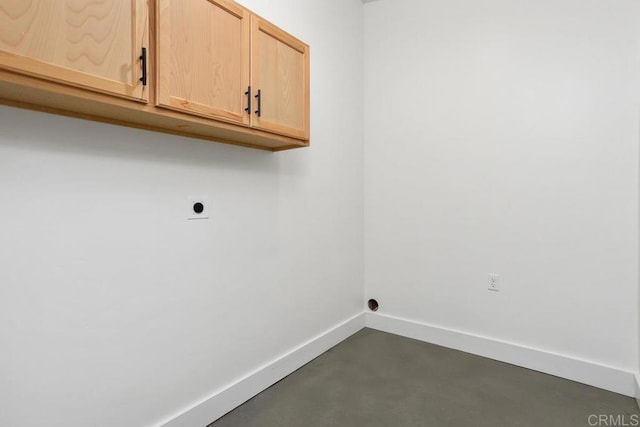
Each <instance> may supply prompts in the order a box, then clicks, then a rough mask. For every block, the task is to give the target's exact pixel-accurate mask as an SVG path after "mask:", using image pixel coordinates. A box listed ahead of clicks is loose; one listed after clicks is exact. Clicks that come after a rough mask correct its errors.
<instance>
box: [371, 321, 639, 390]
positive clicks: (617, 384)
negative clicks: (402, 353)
mask: <svg viewBox="0 0 640 427" xmlns="http://www.w3.org/2000/svg"><path fill="white" fill-rule="evenodd" d="M365 324H366V326H367V327H368V328H371V329H377V330H379V331H383V332H389V333H392V334H396V335H401V336H404V337H408V338H413V339H417V340H420V341H425V342H429V343H432V344H437V345H441V346H443V347H449V348H453V349H456V350H461V351H464V352H467V353H472V354H476V355H479V356H483V357H487V358H489V359H494V360H499V361H501V362H506V363H510V364H512V365H517V366H522V367H524V368H528V369H532V370H535V371H539V372H544V373H546V374H551V375H555V376H557V377H561V378H566V379H569V380H572V381H576V382H580V383H583V384H588V385H591V386H594V387H598V388H602V389H605V390H609V391H613V392H615V393H620V394H624V395H626V396H630V397H638V398H640V394H636V387H637V385H636V379H635V375H634V373H633V372H628V371H624V370H621V369H618V368H614V367H610V366H605V365H601V364H598V363H594V362H589V361H586V360H580V359H576V358H573V357H568V356H564V355H560V354H555V353H551V352H548V351H544V350H540V349H535V348H530V347H525V346H521V345H517V344H513V343H509V342H505V341H499V340H495V339H492V338H487V337H483V336H479V335H473V334H469V333H465V332H461V331H456V330H452V329H446V328H442V327H438V326H433V325H427V324H424V323H417V322H413V321H410V320H406V319H400V318H397V317H392V316H387V315H382V314H377V313H366V323H365Z"/></svg>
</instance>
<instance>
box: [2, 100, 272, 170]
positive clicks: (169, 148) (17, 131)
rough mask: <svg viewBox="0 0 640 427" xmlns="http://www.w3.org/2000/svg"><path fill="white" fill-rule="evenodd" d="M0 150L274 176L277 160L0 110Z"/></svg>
mask: <svg viewBox="0 0 640 427" xmlns="http://www.w3.org/2000/svg"><path fill="white" fill-rule="evenodd" d="M0 129H2V135H0V146H9V145H15V146H16V147H19V148H20V149H21V150H37V151H51V152H57V153H68V154H74V155H78V156H87V157H110V158H113V159H122V160H124V161H135V162H146V163H166V164H175V165H185V166H195V167H205V168H212V167H215V168H220V169H232V170H234V171H237V172H241V171H251V173H252V174H262V173H264V174H273V173H274V172H277V170H278V155H277V153H273V152H270V151H263V150H256V149H252V148H245V147H239V146H233V145H227V144H221V143H216V142H210V141H204V140H199V139H194V138H186V137H181V136H176V135H169V134H164V133H158V132H153V131H147V130H141V129H134V128H128V127H123V126H116V125H110V124H105V123H97V122H92V121H88V120H82V119H76V118H70V117H63V116H57V115H53V114H47V113H40V112H35V111H29V110H23V109H19V108H14V107H7V106H0Z"/></svg>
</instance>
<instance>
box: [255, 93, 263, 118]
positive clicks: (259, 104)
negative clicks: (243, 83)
mask: <svg viewBox="0 0 640 427" xmlns="http://www.w3.org/2000/svg"><path fill="white" fill-rule="evenodd" d="M256 98H258V109H257V110H256V114H257V115H258V117H260V113H261V112H262V91H261V90H260V89H258V94H257V95H256Z"/></svg>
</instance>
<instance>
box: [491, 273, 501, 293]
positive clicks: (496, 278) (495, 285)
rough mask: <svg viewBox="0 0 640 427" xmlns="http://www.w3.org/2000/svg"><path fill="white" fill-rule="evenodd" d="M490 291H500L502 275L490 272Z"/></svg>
mask: <svg viewBox="0 0 640 427" xmlns="http://www.w3.org/2000/svg"><path fill="white" fill-rule="evenodd" d="M488 289H489V290H490V291H496V292H499V291H500V275H498V274H489V288H488Z"/></svg>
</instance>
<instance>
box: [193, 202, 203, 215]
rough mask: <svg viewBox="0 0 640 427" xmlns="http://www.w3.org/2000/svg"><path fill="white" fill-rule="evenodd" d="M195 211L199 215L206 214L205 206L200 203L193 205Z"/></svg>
mask: <svg viewBox="0 0 640 427" xmlns="http://www.w3.org/2000/svg"><path fill="white" fill-rule="evenodd" d="M193 211H194V212H195V213H197V214H201V213H202V212H204V205H203V204H202V203H200V202H196V203H194V204H193Z"/></svg>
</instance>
